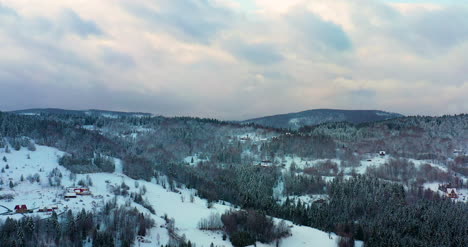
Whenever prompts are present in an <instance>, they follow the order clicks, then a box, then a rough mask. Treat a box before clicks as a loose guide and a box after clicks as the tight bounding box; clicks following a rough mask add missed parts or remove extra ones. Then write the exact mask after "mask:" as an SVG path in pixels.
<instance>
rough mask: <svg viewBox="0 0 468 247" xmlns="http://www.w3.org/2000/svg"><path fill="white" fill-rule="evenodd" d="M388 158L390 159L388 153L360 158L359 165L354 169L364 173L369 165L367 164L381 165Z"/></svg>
mask: <svg viewBox="0 0 468 247" xmlns="http://www.w3.org/2000/svg"><path fill="white" fill-rule="evenodd" d="M389 159H390V156H389V155H385V156H380V155H377V154H376V155H375V156H370V157H369V158H368V159H365V160H361V165H360V166H359V167H355V168H354V170H355V171H356V173H358V174H364V173H366V170H367V167H369V166H376V167H378V166H381V165H383V164H385V163H387V162H388V160H389Z"/></svg>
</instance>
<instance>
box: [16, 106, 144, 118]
mask: <svg viewBox="0 0 468 247" xmlns="http://www.w3.org/2000/svg"><path fill="white" fill-rule="evenodd" d="M11 113H16V114H20V115H40V114H68V115H92V116H103V117H110V118H117V117H121V116H152V114H151V113H143V112H119V111H106V110H96V109H89V110H66V109H59V108H34V109H25V110H17V111H11Z"/></svg>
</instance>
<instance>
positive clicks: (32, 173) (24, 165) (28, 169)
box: [0, 145, 337, 247]
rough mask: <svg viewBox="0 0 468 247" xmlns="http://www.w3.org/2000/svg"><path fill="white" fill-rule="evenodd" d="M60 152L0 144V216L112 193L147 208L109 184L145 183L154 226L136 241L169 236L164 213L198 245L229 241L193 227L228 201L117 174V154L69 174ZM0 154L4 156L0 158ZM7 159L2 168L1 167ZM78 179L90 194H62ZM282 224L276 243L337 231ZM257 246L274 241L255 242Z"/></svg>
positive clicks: (95, 206) (328, 240) (84, 204)
mask: <svg viewBox="0 0 468 247" xmlns="http://www.w3.org/2000/svg"><path fill="white" fill-rule="evenodd" d="M63 154H64V153H63V152H61V151H59V150H57V149H55V148H50V147H45V146H39V145H37V150H36V151H29V150H27V149H26V148H22V149H20V150H19V151H15V150H11V152H10V153H6V152H5V150H4V149H3V148H0V168H3V170H4V171H5V172H2V173H0V179H1V180H2V181H3V184H2V185H0V188H1V191H0V195H3V196H4V195H7V194H11V195H12V196H13V197H14V198H13V199H12V200H6V199H1V200H0V206H1V207H0V221H2V220H5V219H6V218H7V217H13V218H21V217H23V214H12V212H11V211H14V207H15V205H22V204H24V205H27V207H28V209H32V210H34V213H32V214H28V215H36V216H39V217H43V218H46V217H49V216H50V213H39V212H37V210H38V209H39V208H43V207H48V206H50V205H57V206H58V210H57V211H58V213H59V214H60V213H63V212H65V211H66V210H67V209H72V210H73V211H74V212H78V211H79V210H81V209H85V210H92V211H96V210H100V208H101V207H102V206H103V205H104V203H105V201H107V200H111V199H113V198H116V199H117V202H118V204H121V205H123V204H125V203H127V205H128V204H130V206H132V207H136V208H137V209H138V210H139V211H141V212H144V213H147V214H150V212H149V210H148V209H146V208H144V207H143V206H141V205H139V204H137V203H135V202H133V201H132V200H131V199H130V198H129V197H128V196H121V195H119V196H115V195H114V194H113V193H112V192H111V191H112V188H113V187H116V186H120V185H121V184H122V183H125V184H126V185H128V186H129V187H130V189H129V193H131V192H134V193H137V192H139V191H140V190H141V189H142V188H143V187H145V188H146V191H147V192H146V193H145V196H144V197H145V198H146V199H147V201H148V202H149V203H150V204H151V206H152V207H153V208H154V209H155V211H156V214H152V215H151V217H152V218H153V219H154V220H155V222H156V226H155V227H154V228H153V229H152V230H151V231H150V234H149V236H147V237H146V240H149V241H148V242H150V243H138V244H139V245H138V246H155V245H157V246H159V245H161V244H166V243H167V242H168V241H169V235H168V230H167V229H166V221H165V220H164V219H163V217H164V215H167V217H168V218H173V219H174V220H175V226H176V233H177V235H179V236H184V235H185V237H186V239H187V240H190V241H192V242H193V243H196V244H197V246H199V247H202V246H210V244H211V243H213V244H214V245H215V246H226V247H228V246H232V245H231V243H230V242H229V241H228V240H225V241H224V240H223V239H222V233H221V232H211V231H201V230H199V229H198V228H197V225H198V222H199V221H200V219H202V218H206V217H208V216H209V215H210V214H212V213H219V214H222V213H224V212H225V211H226V210H229V209H232V207H231V206H227V205H222V204H220V203H215V204H213V206H212V207H211V208H208V207H207V201H206V200H204V199H201V198H199V197H197V196H193V195H194V194H195V191H193V190H189V189H186V188H183V187H182V188H180V189H178V192H170V191H168V190H167V189H165V188H163V186H161V185H159V184H157V183H155V181H153V182H147V181H142V180H138V181H136V180H134V179H131V178H129V177H127V176H125V175H123V174H122V164H121V162H120V161H119V160H116V171H115V172H114V173H94V174H77V175H76V177H75V176H74V175H71V173H70V171H68V170H67V169H65V168H64V167H61V166H59V165H58V158H59V157H61V156H62V155H63ZM3 157H5V160H6V161H3V160H2V158H3ZM7 164H8V169H5V168H6V167H7ZM54 169H55V171H56V173H57V169H58V171H60V174H62V176H61V185H60V186H51V185H50V184H49V178H48V177H49V174H50V173H51V172H52V171H53V170H54ZM36 174H37V175H36ZM21 177H23V179H21ZM28 177H29V179H28ZM33 178H34V179H33ZM37 178H39V179H37ZM160 179H163V178H160ZM80 180H83V181H85V182H89V181H91V182H92V184H91V185H89V189H90V191H91V192H92V194H93V195H92V196H78V197H77V198H71V199H69V200H65V199H64V197H63V195H64V193H66V190H67V187H79V186H78V185H77V184H78V182H79V181H80ZM10 181H11V183H12V185H13V187H12V188H10ZM38 181H39V182H38ZM191 197H193V202H192V200H190V198H191ZM6 208H8V209H9V210H11V211H10V213H8V212H7V210H6ZM287 224H288V225H290V226H291V228H290V229H291V233H292V236H290V237H288V238H286V239H283V240H282V242H281V246H294V247H295V246H298V247H300V246H304V247H305V246H320V247H322V246H325V247H326V246H330V247H331V246H336V239H337V236H336V235H334V234H328V233H325V232H322V231H319V230H316V229H313V228H310V227H304V226H296V225H293V224H292V223H291V222H287ZM257 246H275V245H274V244H270V245H265V244H259V245H257Z"/></svg>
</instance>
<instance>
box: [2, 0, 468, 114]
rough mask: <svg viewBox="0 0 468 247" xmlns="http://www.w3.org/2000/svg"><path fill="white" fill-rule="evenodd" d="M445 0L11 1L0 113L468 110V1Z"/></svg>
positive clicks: (6, 8)
mask: <svg viewBox="0 0 468 247" xmlns="http://www.w3.org/2000/svg"><path fill="white" fill-rule="evenodd" d="M448 2H450V1H447V2H444V1H441V2H435V1H432V3H404V1H390V0H388V1H384V0H382V1H376V0H375V1H373V0H336V1H329V0H315V1H308V0H291V1H283V0H252V1H244V0H243V1H231V0H187V1H183V2H181V1H173V0H158V1H150V0H138V1H125V0H113V1H111V0H104V1H93V2H89V3H87V4H83V3H82V2H81V3H79V2H77V1H74V0H63V1H53V0H44V1H41V2H37V3H31V2H30V1H26V0H5V1H2V3H0V46H1V47H2V49H1V50H0V89H1V90H0V110H13V109H20V108H29V107H63V108H71V109H86V108H103V109H109V110H123V111H146V112H152V113H155V114H164V115H169V116H173V115H192V116H202V117H216V118H222V119H239V120H240V119H246V118H250V117H256V116H261V115H268V114H275V113H284V112H293V111H300V110H305V109H313V108H343V109H382V110H388V111H394V112H399V113H403V114H410V115H413V114H425V115H441V114H453V113H466V112H468V100H466V97H467V96H466V95H468V74H466V71H467V69H468V6H467V5H466V4H465V5H463V4H458V5H455V4H456V3H448Z"/></svg>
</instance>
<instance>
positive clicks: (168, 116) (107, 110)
mask: <svg viewBox="0 0 468 247" xmlns="http://www.w3.org/2000/svg"><path fill="white" fill-rule="evenodd" d="M32 110H64V111H82V112H84V111H103V112H115V113H130V114H150V115H151V116H152V117H154V116H161V117H167V118H173V117H175V118H177V117H191V118H201V119H216V120H220V121H226V122H242V121H247V120H254V119H261V118H267V117H275V116H280V115H289V114H296V113H302V112H307V111H319V110H330V111H377V112H379V111H380V112H385V113H390V114H398V115H401V117H416V116H419V117H443V116H456V115H464V114H468V113H464V112H461V113H454V114H441V115H423V114H414V115H406V114H402V113H399V112H392V111H387V110H382V109H338V108H316V109H307V110H299V111H292V112H278V113H273V114H271V115H259V116H254V117H252V118H248V119H221V118H215V117H210V116H207V117H202V116H196V115H164V114H158V113H153V112H144V111H138V110H137V111H119V110H109V109H69V108H57V107H45V108H25V109H15V110H7V111H6V110H2V109H0V112H6V113H15V112H21V111H32Z"/></svg>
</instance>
